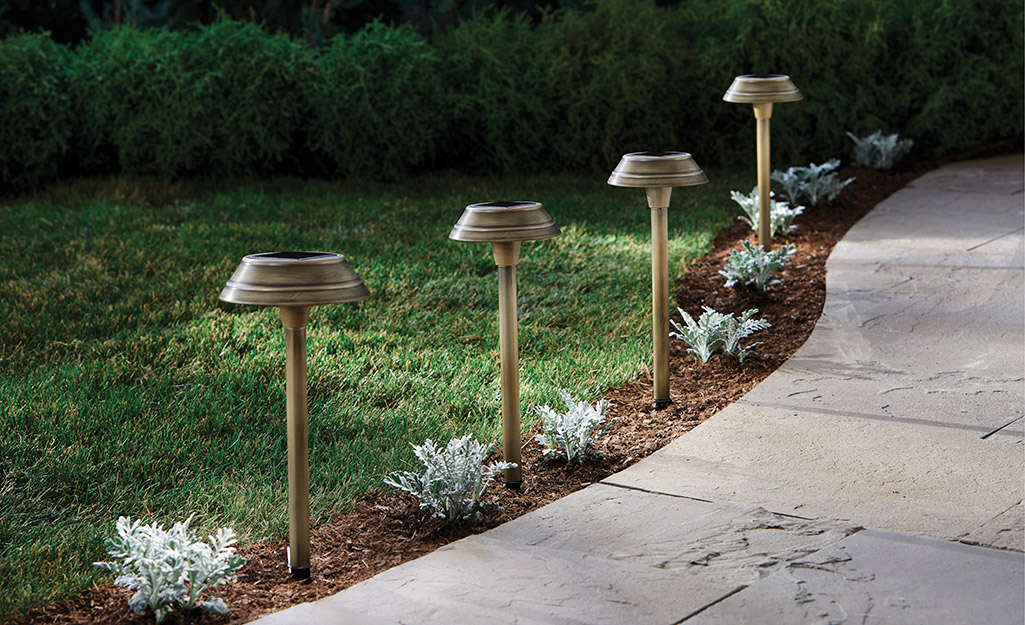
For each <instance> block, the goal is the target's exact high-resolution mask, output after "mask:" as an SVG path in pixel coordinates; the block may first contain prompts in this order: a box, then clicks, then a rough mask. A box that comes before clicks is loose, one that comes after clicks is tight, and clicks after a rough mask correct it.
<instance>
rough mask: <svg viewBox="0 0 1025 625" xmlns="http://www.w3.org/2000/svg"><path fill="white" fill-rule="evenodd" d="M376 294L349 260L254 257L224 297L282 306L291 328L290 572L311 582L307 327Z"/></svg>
mask: <svg viewBox="0 0 1025 625" xmlns="http://www.w3.org/2000/svg"><path fill="white" fill-rule="evenodd" d="M367 297H370V291H368V290H367V287H366V286H365V285H364V284H363V281H362V280H360V278H359V276H357V275H356V273H355V272H354V271H353V270H352V267H350V266H349V263H348V262H347V261H346V260H345V257H344V256H342V255H341V254H334V253H331V252H269V253H266V254H250V255H249V256H246V257H245V258H243V259H242V263H241V264H240V265H239V266H238V268H237V269H236V270H235V273H234V274H232V276H231V279H230V280H228V284H227V285H225V287H224V290H222V291H221V300H222V301H225V302H230V303H232V304H251V305H254V306H277V307H278V312H279V313H280V315H281V321H282V323H283V324H284V325H285V399H286V408H287V413H288V425H287V429H288V568H289V571H290V572H291V574H292V577H293V578H295V579H307V578H309V576H310V455H309V436H308V432H309V430H308V427H307V409H306V324H307V323H308V322H309V320H310V308H311V307H313V306H318V305H320V304H334V303H336V302H355V301H359V300H363V299H366V298H367Z"/></svg>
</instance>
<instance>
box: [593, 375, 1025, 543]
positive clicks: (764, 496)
mask: <svg viewBox="0 0 1025 625" xmlns="http://www.w3.org/2000/svg"><path fill="white" fill-rule="evenodd" d="M770 379H771V378H770ZM1023 471H1025V449H1023V448H1022V446H1021V445H1015V444H1011V443H1003V442H999V441H995V440H993V439H992V438H991V439H987V440H980V439H978V438H971V437H966V436H964V435H963V434H962V433H960V432H958V431H956V430H949V429H946V428H939V427H929V426H923V425H920V424H916V423H904V422H887V421H879V420H875V419H871V418H865V415H857V414H854V415H845V414H828V413H814V412H810V411H796V410H792V409H789V410H788V409H785V408H772V407H766V406H764V405H759V406H749V405H744V404H743V403H737V404H733V405H732V406H729V407H728V408H726V409H725V410H723V411H722V412H720V413H719V414H717V415H715V416H714V417H713V418H712V419H710V420H708V421H706V422H705V423H703V424H701V425H700V426H698V427H697V428H695V429H694V430H692V431H691V432H688V433H687V434H686V435H684V436H682V437H680V438H679V439H677V440H675V441H673V442H672V443H670V444H669V445H667V446H666V447H664V448H663V449H661V450H660V451H659V452H657V453H655V454H653V455H652V456H649V457H648V458H645V459H644V460H642V461H641V462H639V463H637V464H635V465H634V466H632V467H630V468H628V469H626V470H624V471H622V472H620V473H618V474H616V475H613V476H611V477H609V478H608V479H606V480H605V483H609V484H617V485H622V486H627V487H632V488H640V489H644V490H649V491H653V492H661V493H669V494H674V495H680V496H687V497H695V498H699V499H707V500H710V501H732V502H736V503H738V504H752V505H758V506H762V507H764V508H766V509H768V510H771V511H773V512H779V513H783V514H795V515H800V516H805V517H812V518H827V519H843V520H849V521H851V522H854V523H858V524H860V525H863V526H866V527H874V528H880V529H888V530H894V531H900V532H907V533H911V534H918V535H922V536H931V537H935V538H942V539H947V540H955V539H957V538H959V537H961V536H964V535H966V534H968V533H970V532H972V531H974V530H975V529H977V528H979V527H981V526H982V525H983V524H985V523H986V522H988V521H989V520H990V519H993V518H994V517H996V516H997V515H999V514H1000V513H1001V512H1003V511H1005V510H1007V509H1008V508H1010V507H1011V506H1013V505H1014V504H1016V503H1017V502H1019V501H1021V500H1022V499H1023V490H1025V484H1023V481H1022V475H1023Z"/></svg>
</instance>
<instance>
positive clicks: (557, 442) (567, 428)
mask: <svg viewBox="0 0 1025 625" xmlns="http://www.w3.org/2000/svg"><path fill="white" fill-rule="evenodd" d="M559 396H560V397H562V401H563V403H565V404H566V412H563V413H560V412H556V411H554V410H552V409H551V408H549V407H548V406H539V407H538V408H537V412H538V414H539V415H540V417H541V425H542V427H543V428H544V434H538V435H537V436H535V437H534V439H535V440H536V441H537V442H538V443H539V444H540V445H541V453H543V454H544V455H545V456H560V455H561V456H564V457H565V458H566V462H568V463H573V462H582V461H583V460H584V458H586V457H587V454H588V453H590V452H591V451H592V449H591V447H592V445H593V444H594V432H595V430H597V429H598V427H599V426H601V424H602V422H603V421H604V420H605V411H606V410H607V409H608V407H609V405H610V404H609V402H607V401H605V400H604V399H600V400H598V403H597V404H595V405H594V406H591V404H589V403H587V402H586V401H581V402H576V401H573V398H572V397H570V395H569V393H568V392H567V391H565V390H563V389H559ZM560 449H561V450H562V451H560Z"/></svg>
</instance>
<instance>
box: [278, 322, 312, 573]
mask: <svg viewBox="0 0 1025 625" xmlns="http://www.w3.org/2000/svg"><path fill="white" fill-rule="evenodd" d="M279 312H280V314H281V322H282V323H283V324H284V326H285V398H286V402H287V410H288V425H287V429H288V568H289V571H290V572H291V573H292V577H293V578H295V579H307V578H309V577H310V454H309V427H308V416H307V405H306V324H307V323H308V322H309V320H310V307H309V306H282V307H281V308H279Z"/></svg>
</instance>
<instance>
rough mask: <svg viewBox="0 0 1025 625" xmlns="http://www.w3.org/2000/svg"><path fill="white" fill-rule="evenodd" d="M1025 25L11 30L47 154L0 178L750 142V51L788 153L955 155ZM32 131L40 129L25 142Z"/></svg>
mask: <svg viewBox="0 0 1025 625" xmlns="http://www.w3.org/2000/svg"><path fill="white" fill-rule="evenodd" d="M126 6H127V5H126ZM175 19H177V18H175ZM1023 31H1025V28H1023V13H1022V11H1021V7H1020V6H1018V5H1017V4H1016V3H1015V2H1012V1H1011V0H992V1H988V2H982V1H981V0H947V1H945V2H943V3H921V2H914V1H913V0H896V1H893V0H885V1H884V0H794V1H793V2H786V3H779V2H775V1H772V0H732V1H730V2H725V3H724V2H721V1H720V0H690V1H688V2H685V3H679V4H677V5H674V6H656V4H655V3H653V2H650V1H649V0H597V2H595V3H594V4H591V5H587V6H586V7H584V8H582V9H579V10H556V11H549V12H546V13H544V14H543V15H541V16H540V17H539V18H538V19H537V20H536V21H531V20H528V19H527V18H525V17H524V16H523V15H522V14H512V13H508V12H505V11H502V10H498V11H494V10H489V11H481V12H478V13H476V14H473V15H472V16H471V17H468V18H460V19H457V20H453V21H451V23H447V24H446V25H445V27H444V28H440V27H439V28H438V29H436V31H435V32H434V33H433V35H432V36H431V37H430V38H429V39H426V38H423V37H422V36H421V35H419V34H418V33H416V31H415V30H414V29H413V28H411V27H409V26H392V25H385V24H384V23H381V22H375V23H373V24H371V25H369V26H367V27H366V28H365V29H363V30H361V31H359V32H358V33H355V34H352V35H343V34H339V35H337V36H335V37H334V39H333V40H329V41H328V42H327V43H325V44H324V45H320V44H319V43H318V41H319V40H320V39H318V37H314V38H313V39H311V38H310V37H307V36H306V35H301V36H293V37H289V36H287V35H284V34H270V33H269V32H267V30H266V29H264V28H262V27H259V26H255V25H253V24H251V23H241V22H235V21H231V20H229V19H225V18H222V19H220V20H217V21H214V22H213V23H211V24H208V25H206V26H200V27H198V28H194V29H189V30H169V29H149V30H140V29H138V28H133V27H130V26H120V27H114V28H111V29H106V30H102V31H100V32H97V33H96V34H94V35H93V36H92V38H90V39H89V40H88V41H86V42H84V43H83V44H81V45H79V46H78V47H76V48H74V49H70V48H67V47H62V46H58V45H52V44H49V43H43V42H42V40H41V39H39V36H38V35H35V36H32V35H13V36H8V37H7V38H6V39H4V40H3V44H2V45H3V48H2V53H3V54H4V55H13V56H10V57H9V59H8V60H7V62H5V64H4V70H9V69H11V68H14V67H22V69H19V70H18V71H17V73H18V76H16V77H15V78H13V79H12V80H10V81H7V82H5V83H4V86H3V87H2V89H3V90H4V91H3V92H0V97H3V98H4V100H3V101H4V102H5V103H6V104H5V106H7V107H8V108H7V111H8V112H7V113H6V117H9V118H11V119H16V120H18V124H16V125H15V126H17V130H16V131H17V132H23V136H22V135H19V137H20V138H18V137H12V139H11V140H12V141H13V143H9V144H6V145H5V148H4V149H5V150H7V151H8V153H9V154H15V153H18V154H28V153H30V152H31V156H30V157H26V158H22V157H14V156H6V157H5V159H6V160H5V161H4V163H5V165H4V169H3V171H2V174H3V181H2V182H3V183H4V185H3V186H4V187H5V188H13V189H14V190H20V189H26V188H31V187H32V186H35V185H38V184H40V183H41V182H42V181H45V180H48V179H52V178H53V177H54V176H57V175H59V174H60V173H62V170H61V167H62V163H65V164H67V165H70V167H68V168H66V170H65V171H66V172H68V173H72V174H76V173H77V174H97V173H99V174H109V173H122V172H123V173H128V174H158V175H164V176H185V175H211V176H262V175H266V174H268V173H279V174H280V173H285V174H287V173H294V172H295V171H296V170H297V167H296V165H295V164H296V163H300V162H301V163H309V162H313V163H318V166H317V167H315V168H312V169H311V170H310V171H319V172H332V171H333V172H335V173H337V174H340V175H343V176H358V177H365V178H379V179H395V178H396V177H399V176H402V175H404V174H405V173H406V172H409V171H411V170H417V169H423V168H425V167H430V166H437V167H446V168H448V167H456V168H459V169H466V170H471V171H478V172H485V173H496V174H506V173H510V172H531V171H559V170H576V171H593V172H604V171H607V170H608V169H609V168H611V167H612V166H614V165H615V163H616V160H617V159H618V158H619V156H620V155H621V154H623V153H624V152H627V151H635V150H658V149H682V150H686V151H689V152H691V153H693V154H694V156H695V160H697V161H698V162H699V163H700V164H701V165H702V166H703V167H714V166H717V165H735V164H740V163H746V162H748V161H749V160H750V158H751V156H750V155H751V144H752V143H753V140H754V139H753V136H752V135H753V129H752V123H751V122H752V119H751V118H752V114H751V109H750V107H749V106H740V105H736V104H730V103H725V102H723V101H722V94H723V93H724V92H725V90H726V89H727V88H728V87H729V85H730V83H731V81H732V80H733V78H734V77H735V76H736V75H739V74H750V73H786V74H788V75H790V76H791V78H792V79H793V80H794V83H795V84H796V85H797V86H798V87H799V88H800V89H801V91H802V93H803V94H804V100H803V101H801V102H795V103H788V104H786V105H781V106H778V107H775V109H774V111H773V137H772V147H773V152H774V153H773V161H774V162H776V163H783V164H790V163H800V162H805V163H807V162H822V161H823V160H825V159H828V158H831V157H832V156H833V155H835V154H843V153H847V151H848V149H849V143H848V139H847V137H846V132H848V131H850V132H853V133H855V134H859V135H863V134H866V133H868V132H872V131H874V130H876V129H877V128H888V129H890V130H891V131H896V132H899V133H900V135H901V136H902V137H907V138H908V139H912V140H914V145H915V150H916V151H917V152H918V153H919V154H920V155H925V156H939V155H943V154H949V153H951V152H954V151H957V150H961V149H964V148H966V147H969V146H971V145H972V144H977V143H982V142H985V141H989V140H993V139H1000V138H1006V137H1010V136H1015V135H1020V134H1021V132H1022V128H1023V122H1022V120H1023V118H1025V113H1023V107H1022V106H1023V105H1022V102H1023V100H1022V98H1021V97H1020V94H1021V92H1022V90H1023V84H1025V80H1023V76H1025V63H1023V58H1025V50H1023ZM324 32H326V31H324ZM321 36H322V37H323V36H325V35H324V33H323V32H322V33H321ZM33 37H35V39H33ZM29 50H32V52H31V54H29V53H28V51H29ZM19 54H20V55H22V56H21V57H20V58H21V59H22V60H18V59H16V58H15V56H17V55H19ZM26 55H28V56H26ZM33 55H34V56H33ZM40 55H42V56H40ZM29 56H31V57H32V58H34V59H35V60H34V61H32V63H31V64H30V66H29V65H25V63H26V61H25V60H24V59H27V58H28V57H29ZM42 57H46V58H45V59H43V58H42ZM18 63H22V65H21V66H19V65H18ZM43 96H45V97H43ZM40 97H42V99H39V98H40ZM33 98H35V99H33ZM34 101H36V102H39V106H32V105H30V104H29V103H30V102H34ZM69 106H70V111H71V117H70V120H69V121H66V122H61V121H60V120H66V119H68V118H67V117H66V115H67V113H66V111H67V109H68V107H69ZM43 111H49V112H48V113H45V114H44V113H43ZM71 129H74V130H73V131H72V130H71ZM7 132H12V131H10V130H8V131H7ZM71 132H73V135H71V136H70V139H68V138H67V137H66V135H67V134H68V133H71ZM25 137H32V138H37V137H38V138H39V140H40V141H42V142H43V143H45V144H46V145H45V146H42V145H41V146H40V147H36V148H32V149H31V150H28V151H26V150H27V148H26V146H27V145H28V143H25V142H26V141H30V140H29V139H26V138H25ZM32 140H35V139H32ZM16 151H18V152H16ZM44 155H45V156H44ZM49 155H56V157H55V158H51V157H50V156H49Z"/></svg>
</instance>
